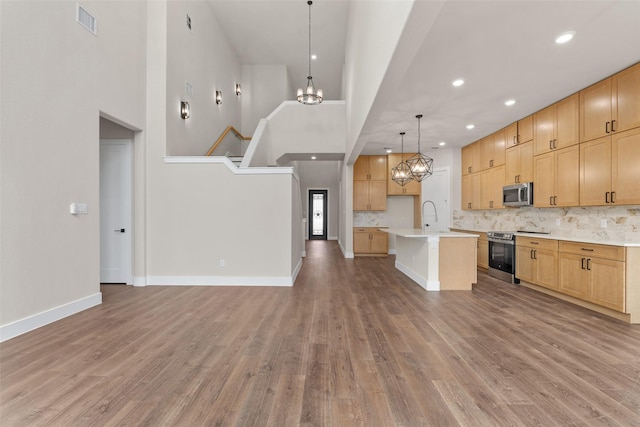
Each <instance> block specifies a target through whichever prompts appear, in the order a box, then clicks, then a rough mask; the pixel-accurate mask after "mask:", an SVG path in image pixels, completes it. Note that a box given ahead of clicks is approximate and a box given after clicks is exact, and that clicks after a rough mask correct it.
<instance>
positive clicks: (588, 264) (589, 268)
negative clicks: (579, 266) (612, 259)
mask: <svg viewBox="0 0 640 427" xmlns="http://www.w3.org/2000/svg"><path fill="white" fill-rule="evenodd" d="M587 270H591V258H587Z"/></svg>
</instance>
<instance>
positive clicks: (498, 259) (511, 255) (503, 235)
mask: <svg viewBox="0 0 640 427" xmlns="http://www.w3.org/2000/svg"><path fill="white" fill-rule="evenodd" d="M514 234H515V233H514V232H511V231H489V232H488V233H487V240H489V276H491V277H495V278H496V279H500V280H504V281H505V282H509V283H520V280H518V279H516V277H515V274H516V245H515V235H514Z"/></svg>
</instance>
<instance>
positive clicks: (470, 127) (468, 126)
mask: <svg viewBox="0 0 640 427" xmlns="http://www.w3.org/2000/svg"><path fill="white" fill-rule="evenodd" d="M474 127H476V125H467V129H473V128H474Z"/></svg>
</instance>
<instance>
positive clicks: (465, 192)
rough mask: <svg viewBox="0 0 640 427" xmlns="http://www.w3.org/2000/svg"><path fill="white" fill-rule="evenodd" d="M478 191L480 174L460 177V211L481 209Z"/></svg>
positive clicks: (480, 197)
mask: <svg viewBox="0 0 640 427" xmlns="http://www.w3.org/2000/svg"><path fill="white" fill-rule="evenodd" d="M480 189H481V186H480V173H474V174H471V175H464V176H463V177H462V204H461V207H462V209H464V210H472V209H481V208H480V205H481V200H482V195H481V192H480Z"/></svg>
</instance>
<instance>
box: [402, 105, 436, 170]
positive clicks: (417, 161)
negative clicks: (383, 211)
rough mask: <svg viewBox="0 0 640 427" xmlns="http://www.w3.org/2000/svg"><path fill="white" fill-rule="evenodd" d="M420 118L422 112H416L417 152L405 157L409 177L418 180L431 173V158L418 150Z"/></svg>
mask: <svg viewBox="0 0 640 427" xmlns="http://www.w3.org/2000/svg"><path fill="white" fill-rule="evenodd" d="M421 118H422V114H418V115H417V116H416V119H418V153H417V154H416V155H415V156H413V157H411V158H410V159H407V165H409V169H410V170H411V177H412V178H413V179H414V180H416V181H418V182H421V181H422V180H423V179H425V178H427V177H429V176H431V174H433V159H432V158H431V157H428V156H425V155H424V154H422V153H421V152H420V119H421Z"/></svg>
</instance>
